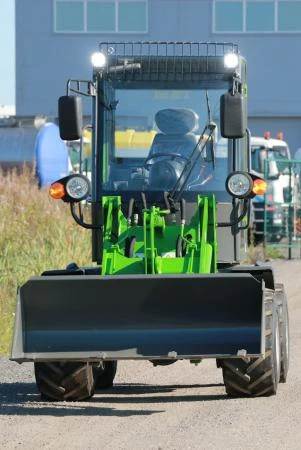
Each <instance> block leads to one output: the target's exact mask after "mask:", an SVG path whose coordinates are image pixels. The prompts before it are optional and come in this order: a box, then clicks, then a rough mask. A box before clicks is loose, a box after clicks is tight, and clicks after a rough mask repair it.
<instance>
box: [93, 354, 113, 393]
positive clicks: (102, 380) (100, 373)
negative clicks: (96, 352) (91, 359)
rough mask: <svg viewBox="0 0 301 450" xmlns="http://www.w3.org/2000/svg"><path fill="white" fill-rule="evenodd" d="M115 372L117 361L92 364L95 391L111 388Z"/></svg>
mask: <svg viewBox="0 0 301 450" xmlns="http://www.w3.org/2000/svg"><path fill="white" fill-rule="evenodd" d="M116 371H117V361H115V360H114V361H102V362H101V363H100V364H93V375H94V380H95V388H96V389H108V388H110V387H112V386H113V381H114V378H115V375H116Z"/></svg>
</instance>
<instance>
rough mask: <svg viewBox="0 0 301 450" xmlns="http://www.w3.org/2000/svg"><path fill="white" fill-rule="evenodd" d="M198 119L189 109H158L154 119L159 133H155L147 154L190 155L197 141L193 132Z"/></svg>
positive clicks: (196, 126)
mask: <svg viewBox="0 0 301 450" xmlns="http://www.w3.org/2000/svg"><path fill="white" fill-rule="evenodd" d="M198 119H199V117H198V115H197V114H196V113H195V112H194V111H192V110H191V109H180V108H173V109H171V108H169V109H162V110H160V111H158V112H157V113H156V115H155V121H156V125H157V127H158V128H159V130H160V131H161V133H157V134H156V136H155V138H154V140H153V143H152V147H151V150H150V153H149V156H152V155H154V154H157V153H179V154H181V155H182V156H184V157H186V158H187V157H188V156H190V154H191V152H192V151H193V149H194V148H195V146H196V144H197V141H198V138H197V136H196V135H195V134H193V131H195V130H196V129H197V128H198Z"/></svg>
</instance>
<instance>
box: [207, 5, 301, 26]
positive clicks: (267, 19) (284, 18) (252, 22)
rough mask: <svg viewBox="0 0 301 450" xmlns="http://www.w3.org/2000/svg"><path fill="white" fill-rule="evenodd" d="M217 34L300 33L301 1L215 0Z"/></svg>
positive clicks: (214, 18)
mask: <svg viewBox="0 0 301 450" xmlns="http://www.w3.org/2000/svg"><path fill="white" fill-rule="evenodd" d="M213 32H215V33H290V32H293V33H296V32H298V33H300V32H301V0H232V1H228V0H214V1H213Z"/></svg>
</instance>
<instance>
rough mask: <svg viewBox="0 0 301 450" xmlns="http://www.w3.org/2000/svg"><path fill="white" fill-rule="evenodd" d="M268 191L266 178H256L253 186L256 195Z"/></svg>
mask: <svg viewBox="0 0 301 450" xmlns="http://www.w3.org/2000/svg"><path fill="white" fill-rule="evenodd" d="M266 191H267V183H266V181H264V180H261V179H260V178H256V179H255V180H254V181H253V188H252V192H253V194H254V195H263V194H265V193H266Z"/></svg>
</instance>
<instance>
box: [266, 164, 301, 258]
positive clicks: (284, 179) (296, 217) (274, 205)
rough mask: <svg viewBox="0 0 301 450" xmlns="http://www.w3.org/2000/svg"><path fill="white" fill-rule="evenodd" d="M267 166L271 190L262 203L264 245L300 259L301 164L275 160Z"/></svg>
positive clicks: (267, 176)
mask: <svg viewBox="0 0 301 450" xmlns="http://www.w3.org/2000/svg"><path fill="white" fill-rule="evenodd" d="M274 164H276V166H275V167H276V171H275V170H274V171H272V172H273V173H272V175H271V162H270V161H266V162H265V173H264V178H265V180H266V181H267V183H268V189H267V192H266V194H265V195H264V201H263V242H264V245H265V246H270V247H275V248H277V249H278V250H279V252H280V253H281V254H282V255H283V256H284V257H288V258H289V259H291V258H293V257H294V258H300V257H301V195H300V194H301V192H300V181H301V179H300V174H301V161H297V160H287V159H275V160H274Z"/></svg>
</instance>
